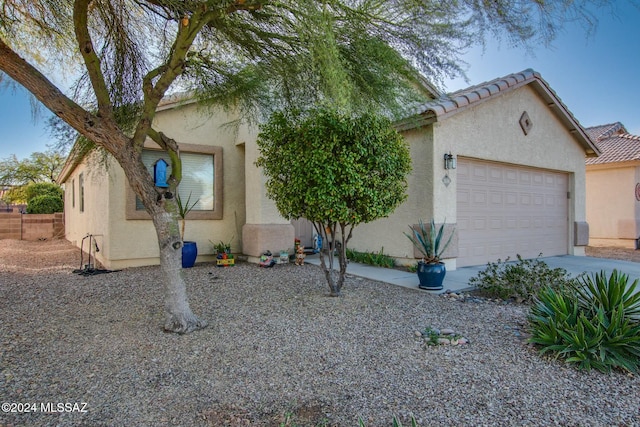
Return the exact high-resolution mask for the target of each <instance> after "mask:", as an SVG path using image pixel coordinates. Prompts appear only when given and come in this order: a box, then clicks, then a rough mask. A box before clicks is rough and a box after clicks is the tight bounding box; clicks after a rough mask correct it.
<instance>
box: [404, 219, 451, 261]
mask: <svg viewBox="0 0 640 427" xmlns="http://www.w3.org/2000/svg"><path fill="white" fill-rule="evenodd" d="M409 228H410V229H411V234H408V233H404V235H405V236H407V237H408V238H409V240H411V243H413V245H414V246H415V247H416V248H417V249H418V251H420V253H421V254H422V260H423V262H424V263H426V264H438V263H440V258H441V257H442V254H443V253H444V251H445V250H447V247H448V246H449V244H450V243H451V239H452V238H453V231H452V232H451V234H450V235H449V238H448V239H447V240H446V241H445V242H444V243H443V240H442V239H443V237H444V228H445V224H444V223H443V224H441V225H440V227H439V228H436V223H435V220H434V219H431V222H430V223H429V227H428V228H427V227H426V226H425V224H424V222H423V221H422V220H420V222H419V223H418V228H417V229H416V228H414V227H411V226H409Z"/></svg>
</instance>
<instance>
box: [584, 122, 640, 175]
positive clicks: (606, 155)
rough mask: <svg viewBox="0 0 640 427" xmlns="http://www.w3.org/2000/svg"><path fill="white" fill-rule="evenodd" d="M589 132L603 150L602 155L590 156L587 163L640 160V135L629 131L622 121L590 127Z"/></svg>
mask: <svg viewBox="0 0 640 427" xmlns="http://www.w3.org/2000/svg"><path fill="white" fill-rule="evenodd" d="M587 133H589V135H590V136H591V138H592V139H593V140H594V141H595V143H596V145H597V147H598V148H599V149H600V151H601V152H602V154H601V155H600V157H596V158H588V159H587V160H586V163H587V165H601V164H606V163H619V162H631V161H637V160H640V136H637V135H631V134H630V133H628V132H627V130H626V129H625V127H624V126H623V125H622V123H619V122H618V123H613V124H609V125H601V126H594V127H590V128H588V129H587Z"/></svg>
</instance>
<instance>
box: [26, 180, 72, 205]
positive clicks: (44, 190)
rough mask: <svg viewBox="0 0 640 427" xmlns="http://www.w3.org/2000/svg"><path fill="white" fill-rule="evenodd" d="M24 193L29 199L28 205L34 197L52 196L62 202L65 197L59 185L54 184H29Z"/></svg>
mask: <svg viewBox="0 0 640 427" xmlns="http://www.w3.org/2000/svg"><path fill="white" fill-rule="evenodd" d="M24 193H25V197H26V199H27V203H29V202H30V201H31V199H33V198H34V197H38V196H52V197H57V198H59V199H60V200H62V197H63V191H62V188H60V186H59V185H58V184H54V183H52V182H38V183H34V184H29V185H27V186H26V187H25V191H24Z"/></svg>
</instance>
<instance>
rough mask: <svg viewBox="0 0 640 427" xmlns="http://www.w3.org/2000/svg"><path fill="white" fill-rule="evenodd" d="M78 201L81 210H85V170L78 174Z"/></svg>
mask: <svg viewBox="0 0 640 427" xmlns="http://www.w3.org/2000/svg"><path fill="white" fill-rule="evenodd" d="M78 198H79V199H80V200H79V201H78V204H79V207H80V212H84V172H81V173H80V175H78Z"/></svg>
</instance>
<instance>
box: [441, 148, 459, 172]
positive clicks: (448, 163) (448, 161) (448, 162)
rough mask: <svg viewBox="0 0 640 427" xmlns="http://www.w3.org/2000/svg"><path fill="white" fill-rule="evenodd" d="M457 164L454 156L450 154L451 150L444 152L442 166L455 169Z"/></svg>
mask: <svg viewBox="0 0 640 427" xmlns="http://www.w3.org/2000/svg"><path fill="white" fill-rule="evenodd" d="M457 164H458V162H457V160H456V158H455V157H454V156H453V154H451V152H449V153H448V154H446V153H445V155H444V168H445V169H446V170H449V169H455V168H456V166H457Z"/></svg>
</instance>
